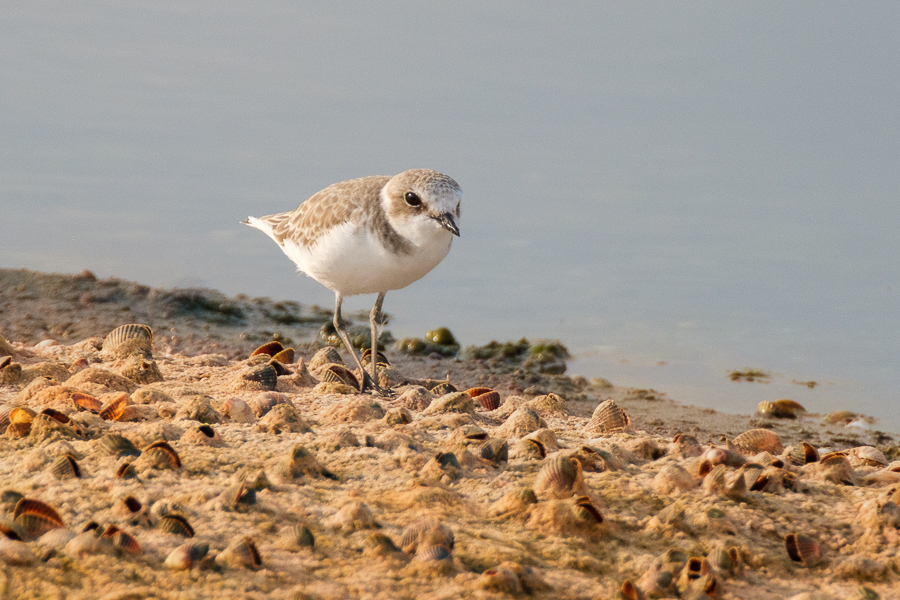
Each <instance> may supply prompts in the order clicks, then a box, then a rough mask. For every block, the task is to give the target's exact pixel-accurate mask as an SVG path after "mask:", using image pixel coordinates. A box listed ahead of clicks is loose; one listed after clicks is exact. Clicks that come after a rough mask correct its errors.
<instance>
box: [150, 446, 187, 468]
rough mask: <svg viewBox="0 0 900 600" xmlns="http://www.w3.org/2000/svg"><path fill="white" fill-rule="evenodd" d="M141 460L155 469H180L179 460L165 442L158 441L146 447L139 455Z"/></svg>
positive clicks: (173, 450) (176, 454)
mask: <svg viewBox="0 0 900 600" xmlns="http://www.w3.org/2000/svg"><path fill="white" fill-rule="evenodd" d="M141 459H142V460H146V461H149V463H150V465H151V466H152V467H154V468H157V469H177V468H179V467H181V458H179V456H178V453H177V452H175V449H174V448H173V447H172V446H170V445H169V443H168V442H166V441H165V440H160V441H158V442H154V443H152V444H150V445H149V446H147V449H146V450H144V452H143V454H141Z"/></svg>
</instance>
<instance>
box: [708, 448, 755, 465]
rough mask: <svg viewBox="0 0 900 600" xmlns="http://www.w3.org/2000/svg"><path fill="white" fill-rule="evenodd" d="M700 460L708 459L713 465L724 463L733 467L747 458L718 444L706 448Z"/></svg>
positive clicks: (744, 461)
mask: <svg viewBox="0 0 900 600" xmlns="http://www.w3.org/2000/svg"><path fill="white" fill-rule="evenodd" d="M702 460H706V461H709V463H710V464H711V465H713V466H715V465H725V466H726V467H734V468H737V467H740V466H741V465H743V464H744V463H746V462H747V458H746V457H745V456H744V455H743V454H741V453H739V452H735V451H734V450H730V449H728V448H720V447H718V446H712V447H710V448H709V449H707V450H706V452H704V453H703V455H702V456H701V461H702Z"/></svg>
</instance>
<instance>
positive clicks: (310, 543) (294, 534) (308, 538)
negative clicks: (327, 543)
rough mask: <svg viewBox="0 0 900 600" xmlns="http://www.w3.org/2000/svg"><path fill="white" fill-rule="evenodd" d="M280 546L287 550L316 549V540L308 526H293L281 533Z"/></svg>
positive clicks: (279, 537)
mask: <svg viewBox="0 0 900 600" xmlns="http://www.w3.org/2000/svg"><path fill="white" fill-rule="evenodd" d="M278 546H279V547H281V548H284V549H285V550H298V549H300V548H315V546H316V538H315V536H314V535H313V533H312V531H310V529H309V527H307V526H306V525H291V526H288V527H285V528H284V529H282V530H281V533H279V535H278Z"/></svg>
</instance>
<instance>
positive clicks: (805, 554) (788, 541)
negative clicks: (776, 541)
mask: <svg viewBox="0 0 900 600" xmlns="http://www.w3.org/2000/svg"><path fill="white" fill-rule="evenodd" d="M784 547H785V549H786V550H787V553H788V556H789V557H790V558H791V560H792V561H793V562H794V563H796V564H798V565H799V566H801V567H807V568H812V567H815V566H817V565H819V564H821V563H822V562H823V561H824V557H823V556H822V549H821V548H820V547H819V544H818V543H817V542H816V541H815V540H814V539H812V538H810V537H807V536H805V535H802V534H799V533H789V534H787V535H786V536H784Z"/></svg>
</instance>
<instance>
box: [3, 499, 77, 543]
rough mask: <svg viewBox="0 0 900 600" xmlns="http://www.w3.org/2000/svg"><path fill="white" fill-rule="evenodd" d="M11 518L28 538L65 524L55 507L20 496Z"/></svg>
mask: <svg viewBox="0 0 900 600" xmlns="http://www.w3.org/2000/svg"><path fill="white" fill-rule="evenodd" d="M13 520H14V521H15V522H16V524H17V525H18V526H19V527H21V528H22V532H23V533H24V534H25V536H26V537H27V538H28V539H35V538H38V537H40V536H42V535H43V534H45V533H47V532H48V531H50V530H51V529H56V528H57V527H63V526H64V525H65V524H64V523H63V520H62V517H60V516H59V513H58V512H56V509H55V508H53V507H52V506H50V505H49V504H46V503H44V502H41V501H40V500H35V499H33V498H22V499H21V500H19V502H18V503H16V508H15V510H14V511H13Z"/></svg>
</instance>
